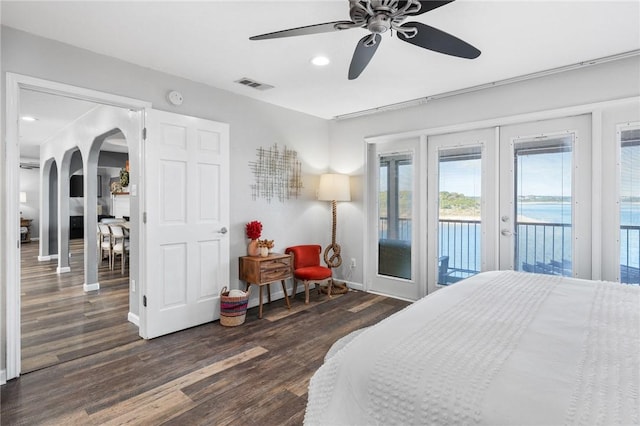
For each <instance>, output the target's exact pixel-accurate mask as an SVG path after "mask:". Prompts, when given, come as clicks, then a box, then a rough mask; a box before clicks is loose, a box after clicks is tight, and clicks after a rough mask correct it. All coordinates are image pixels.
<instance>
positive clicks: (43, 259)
mask: <svg viewBox="0 0 640 426" xmlns="http://www.w3.org/2000/svg"><path fill="white" fill-rule="evenodd" d="M57 259H58V255H57V254H50V255H48V256H38V262H48V261H50V260H57Z"/></svg>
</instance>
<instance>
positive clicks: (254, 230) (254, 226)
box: [245, 220, 262, 256]
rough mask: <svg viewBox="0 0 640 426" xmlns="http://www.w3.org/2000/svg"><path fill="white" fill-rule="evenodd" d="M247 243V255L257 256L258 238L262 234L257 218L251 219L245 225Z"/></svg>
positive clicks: (258, 251) (260, 224)
mask: <svg viewBox="0 0 640 426" xmlns="http://www.w3.org/2000/svg"><path fill="white" fill-rule="evenodd" d="M245 230H246V232H247V238H249V239H250V240H251V241H249V245H248V246H247V254H248V255H249V256H258V254H259V253H260V250H259V248H258V238H260V235H262V223H260V222H259V221H257V220H254V221H251V222H249V223H247V224H246V225H245Z"/></svg>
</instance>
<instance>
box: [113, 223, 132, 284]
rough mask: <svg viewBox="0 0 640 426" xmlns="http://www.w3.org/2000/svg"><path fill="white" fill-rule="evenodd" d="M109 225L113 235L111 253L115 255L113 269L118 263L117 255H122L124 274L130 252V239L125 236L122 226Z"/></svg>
mask: <svg viewBox="0 0 640 426" xmlns="http://www.w3.org/2000/svg"><path fill="white" fill-rule="evenodd" d="M109 227H110V228H111V236H112V237H113V244H112V245H111V253H112V256H113V259H112V263H111V269H113V266H114V265H115V263H116V256H118V255H120V267H121V271H122V274H124V265H125V262H126V259H127V254H128V252H129V240H128V239H127V238H126V237H125V235H124V230H123V229H122V226H119V225H110V226H109Z"/></svg>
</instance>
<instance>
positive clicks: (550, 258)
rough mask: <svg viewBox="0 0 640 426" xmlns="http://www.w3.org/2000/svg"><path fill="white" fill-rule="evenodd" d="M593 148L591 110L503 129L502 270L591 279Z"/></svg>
mask: <svg viewBox="0 0 640 426" xmlns="http://www.w3.org/2000/svg"><path fill="white" fill-rule="evenodd" d="M591 151H592V150H591V117H590V116H589V115H581V116H574V117H565V118H558V119H552V120H544V121H536V122H528V123H522V124H514V125H509V126H504V127H501V128H500V191H499V194H500V214H499V216H498V219H499V224H500V229H499V232H498V234H497V235H498V239H499V245H498V247H499V256H500V265H499V269H512V270H517V271H524V272H535V273H542V274H552V275H562V276H575V277H579V278H587V279H590V278H591V265H592V252H591V246H592V240H591V227H592V210H591V208H590V206H591V198H592V190H591V168H592V163H591ZM583 206H584V207H583Z"/></svg>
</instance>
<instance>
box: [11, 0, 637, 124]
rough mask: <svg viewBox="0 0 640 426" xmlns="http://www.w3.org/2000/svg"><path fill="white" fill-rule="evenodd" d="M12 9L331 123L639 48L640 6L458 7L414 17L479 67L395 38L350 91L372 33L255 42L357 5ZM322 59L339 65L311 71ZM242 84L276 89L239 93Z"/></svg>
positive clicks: (463, 1) (64, 33) (27, 22)
mask: <svg viewBox="0 0 640 426" xmlns="http://www.w3.org/2000/svg"><path fill="white" fill-rule="evenodd" d="M1 7H2V14H1V16H2V24H3V25H7V26H10V27H13V28H17V29H20V30H23V31H27V32H30V33H34V34H37V35H40V36H43V37H47V38H51V39H55V40H59V41H61V42H64V43H68V44H72V45H75V46H78V47H81V48H85V49H88V50H91V51H94V52H98V53H101V54H105V55H108V56H112V57H116V58H119V59H122V60H125V61H128V62H132V63H135V64H138V65H141V66H144V67H149V68H152V69H156V70H159V71H163V72H167V73H170V74H174V75H178V76H181V77H185V78H188V79H190V80H194V81H198V82H202V83H206V84H208V85H211V86H215V87H218V88H221V89H225V90H229V91H231V92H234V93H237V94H240V95H245V96H249V97H252V98H255V99H259V100H262V101H265V102H269V103H272V104H275V105H279V106H283V107H286V108H290V109H293V110H297V111H301V112H304V113H308V114H311V115H315V116H318V117H322V118H327V119H330V118H333V117H336V116H340V115H344V114H349V113H353V112H358V111H363V110H369V109H374V108H378V107H381V106H384V105H390V104H394V103H400V102H405V101H408V100H412V99H417V98H421V97H426V96H432V95H437V94H441V93H446V92H450V91H454V90H459V89H464V88H469V87H473V86H478V85H483V84H488V83H492V82H497V81H500V80H504V79H510V78H514V77H518V76H522V75H527V74H531V73H536V72H540V71H545V70H550V69H554V68H558V67H564V66H568V65H573V64H577V63H581V62H585V61H590V60H593V59H598V58H603V57H608V56H611V55H618V54H621V53H625V52H631V51H638V49H640V2H639V1H637V0H630V1H578V0H573V1H517V0H511V1H507V0H505V1H483V0H457V1H455V2H453V3H451V4H448V5H446V6H443V7H440V8H438V9H436V10H433V11H430V12H427V13H425V14H423V15H420V16H417V17H415V18H411V19H412V20H413V19H415V20H418V21H420V22H423V23H426V24H428V25H432V26H434V27H437V28H439V29H441V30H443V31H446V32H448V33H451V34H453V35H455V36H457V37H459V38H461V39H463V40H465V41H467V42H469V43H471V44H472V45H474V46H476V47H477V48H479V49H480V50H481V51H482V54H481V55H480V57H479V58H477V59H474V60H468V59H461V58H456V57H451V56H447V55H443V54H439V53H435V52H431V51H427V50H424V49H421V48H418V47H416V46H413V45H410V44H408V43H404V42H402V41H401V40H399V39H398V38H397V37H395V35H394V36H393V37H391V36H390V35H389V34H388V33H387V34H386V35H384V36H383V40H382V44H381V46H380V48H379V49H378V50H377V52H376V55H375V57H374V58H373V60H372V61H371V63H370V64H369V66H368V67H367V69H365V71H364V72H363V73H362V75H361V76H360V77H359V78H358V79H357V80H352V81H350V80H348V79H347V71H348V68H349V63H350V60H351V55H352V54H353V51H354V49H355V46H356V43H357V41H358V40H359V39H360V38H362V37H363V36H364V35H365V34H366V31H365V30H363V29H352V30H345V31H339V32H334V33H327V34H316V35H307V36H301V37H291V38H282V39H275V40H263V41H250V40H249V37H250V36H252V35H257V34H262V33H267V32H273V31H278V30H282V29H287V28H292V27H298V26H305V25H312V24H316V23H323V22H329V21H338V20H348V19H349V13H348V10H349V8H348V2H347V0H340V1H334V0H325V1H322V0H321V1H196V2H168V1H117V2H116V1H48V2H47V1H45V2H37V1H6V0H5V1H2V2H1ZM636 53H637V52H636ZM317 54H324V55H326V56H328V57H329V58H330V59H331V64H330V65H328V66H326V67H323V68H318V67H315V66H314V65H312V64H311V63H310V62H309V61H310V59H311V58H312V57H313V56H314V55H317ZM242 77H248V78H251V79H254V80H257V81H259V82H261V83H266V84H270V85H273V86H275V88H274V89H271V90H267V91H257V90H255V89H251V88H248V87H245V86H241V85H239V84H237V83H234V81H235V80H238V79H239V78H242ZM168 89H169V88H168Z"/></svg>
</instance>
